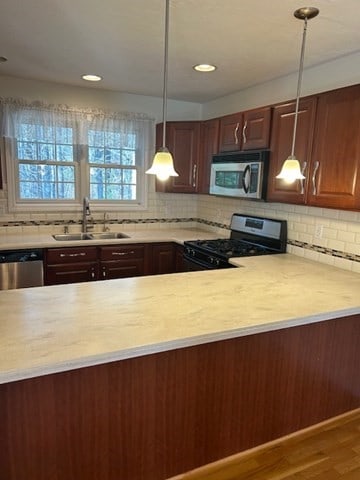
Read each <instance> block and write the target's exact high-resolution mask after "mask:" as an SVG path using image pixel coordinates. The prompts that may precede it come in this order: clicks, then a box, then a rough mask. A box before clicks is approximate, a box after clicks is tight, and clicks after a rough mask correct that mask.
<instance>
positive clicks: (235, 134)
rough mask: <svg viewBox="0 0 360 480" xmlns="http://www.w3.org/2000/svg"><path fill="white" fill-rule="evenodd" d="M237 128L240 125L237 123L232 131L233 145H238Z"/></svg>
mask: <svg viewBox="0 0 360 480" xmlns="http://www.w3.org/2000/svg"><path fill="white" fill-rule="evenodd" d="M239 127H240V123H239V122H238V123H237V124H236V127H235V130H234V139H235V145H238V143H239V138H238V130H239Z"/></svg>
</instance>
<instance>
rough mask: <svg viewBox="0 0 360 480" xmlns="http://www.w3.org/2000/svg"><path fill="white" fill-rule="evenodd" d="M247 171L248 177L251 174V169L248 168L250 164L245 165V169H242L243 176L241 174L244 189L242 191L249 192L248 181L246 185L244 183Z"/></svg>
mask: <svg viewBox="0 0 360 480" xmlns="http://www.w3.org/2000/svg"><path fill="white" fill-rule="evenodd" d="M247 173H249V178H250V176H251V169H250V165H247V166H246V167H245V170H244V173H243V176H242V186H243V189H244V192H245V193H249V188H250V181H249V183H248V185H246V181H245V179H246V174H247Z"/></svg>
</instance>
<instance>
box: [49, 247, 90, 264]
mask: <svg viewBox="0 0 360 480" xmlns="http://www.w3.org/2000/svg"><path fill="white" fill-rule="evenodd" d="M45 259H46V263H47V264H48V265H50V264H56V263H60V264H62V263H76V262H92V261H96V260H97V249H96V247H69V248H51V249H48V250H47V251H46V255H45Z"/></svg>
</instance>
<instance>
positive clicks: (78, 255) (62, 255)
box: [60, 252, 86, 257]
mask: <svg viewBox="0 0 360 480" xmlns="http://www.w3.org/2000/svg"><path fill="white" fill-rule="evenodd" d="M85 256H86V253H85V252H81V253H60V257H85Z"/></svg>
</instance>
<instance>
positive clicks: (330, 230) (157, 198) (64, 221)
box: [0, 190, 360, 273]
mask: <svg viewBox="0 0 360 480" xmlns="http://www.w3.org/2000/svg"><path fill="white" fill-rule="evenodd" d="M6 204H7V201H6V198H5V196H4V192H3V191H1V190H0V233H17V232H18V233H36V232H44V233H45V232H49V233H59V232H62V231H63V229H64V226H65V225H68V226H69V229H70V231H77V230H78V229H79V228H80V224H81V212H80V211H77V212H72V213H61V212H59V213H57V214H56V213H45V212H44V213H34V214H32V213H26V214H20V213H17V214H7V213H5V212H6V207H7V205H6ZM234 212H237V213H247V214H250V215H259V216H265V217H271V218H279V219H285V220H287V222H288V247H287V251H288V252H290V253H293V254H295V255H298V256H302V257H304V258H309V259H312V260H316V261H319V262H322V263H327V264H330V265H334V266H337V267H340V268H343V269H346V270H351V271H354V272H358V273H360V212H349V211H341V210H332V209H323V208H315V207H307V206H302V205H290V204H282V203H267V202H261V201H259V202H258V201H246V200H240V199H238V198H233V199H231V198H223V197H216V196H212V195H192V194H189V195H186V194H167V193H156V192H154V191H150V192H149V198H148V209H147V210H144V211H139V212H124V211H119V212H116V211H115V212H114V211H111V212H108V214H107V218H106V225H107V226H108V227H110V228H111V229H114V230H134V229H150V228H159V226H160V227H161V228H169V227H170V228H174V227H185V228H191V227H195V226H198V227H200V228H203V229H207V230H210V231H215V232H219V233H224V230H228V229H229V226H230V220H231V215H232V214H233V213H234ZM92 217H93V218H92V222H93V223H94V224H95V226H96V228H102V226H103V223H104V212H96V211H95V212H94V214H93V216H92Z"/></svg>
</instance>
